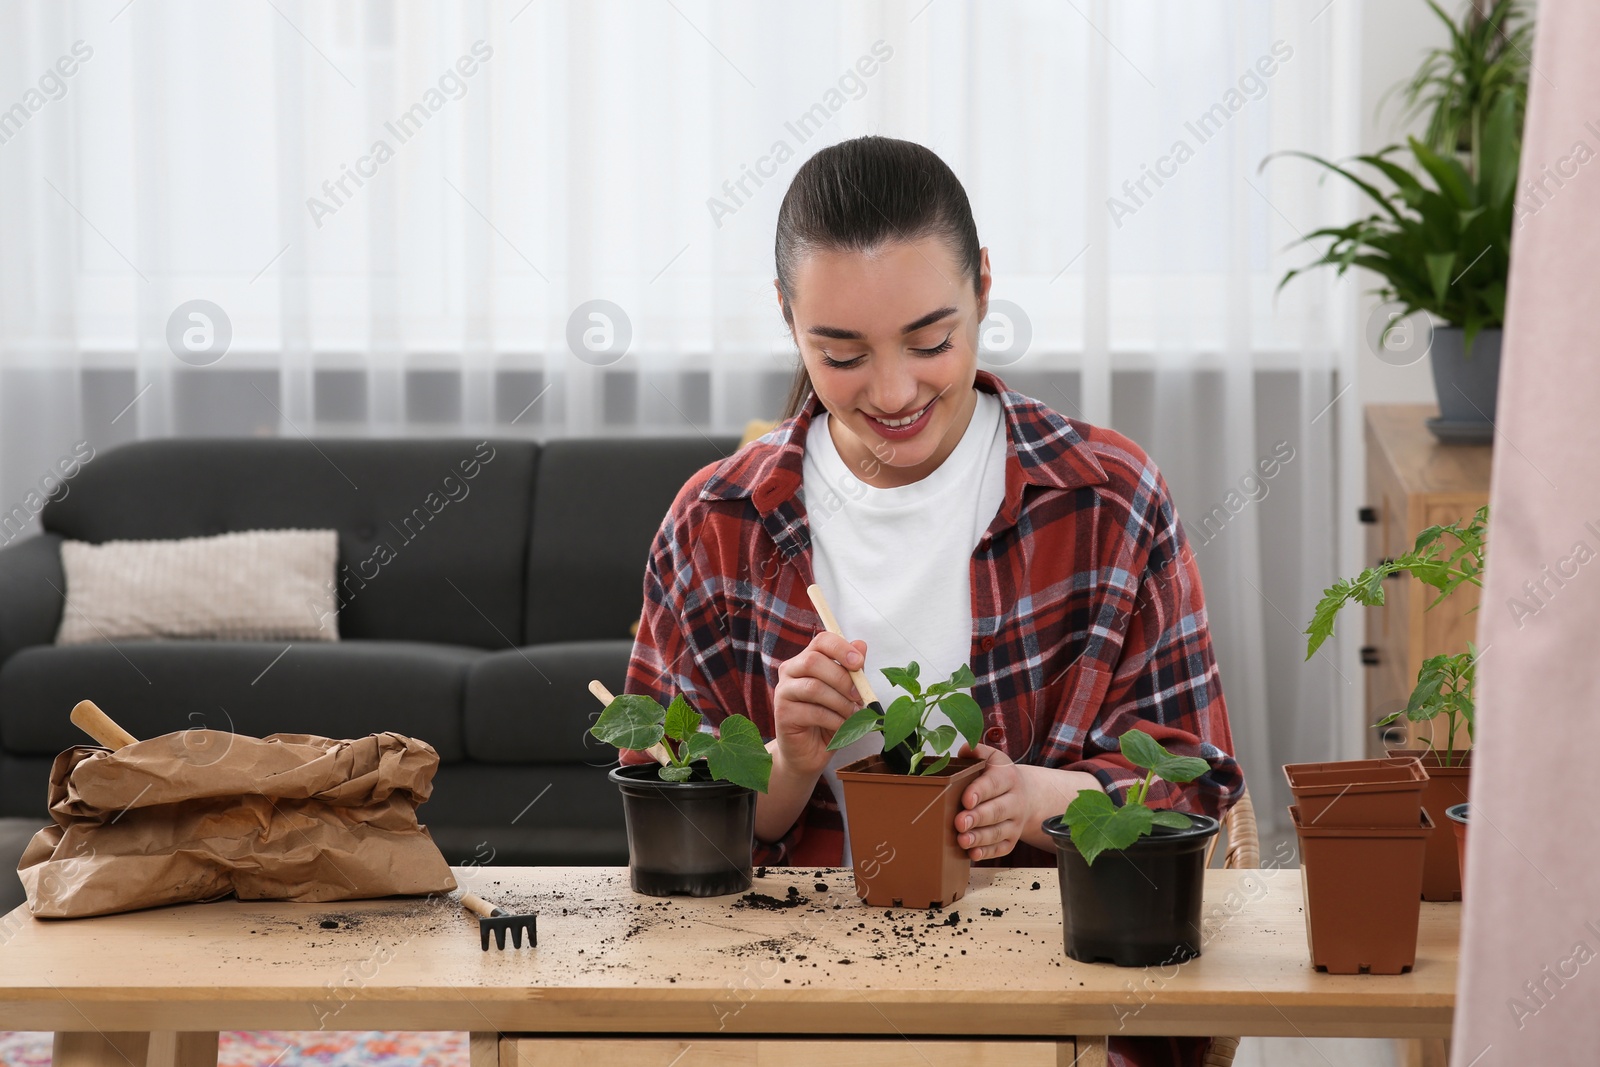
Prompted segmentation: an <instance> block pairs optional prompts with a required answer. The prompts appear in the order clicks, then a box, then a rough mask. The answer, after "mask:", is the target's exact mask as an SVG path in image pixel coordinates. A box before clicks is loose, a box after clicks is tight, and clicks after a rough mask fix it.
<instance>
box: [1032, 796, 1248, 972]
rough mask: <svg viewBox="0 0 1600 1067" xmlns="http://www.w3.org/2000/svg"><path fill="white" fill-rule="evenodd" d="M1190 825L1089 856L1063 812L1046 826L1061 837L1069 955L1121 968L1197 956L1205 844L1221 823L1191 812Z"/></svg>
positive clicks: (1057, 841) (1059, 849)
mask: <svg viewBox="0 0 1600 1067" xmlns="http://www.w3.org/2000/svg"><path fill="white" fill-rule="evenodd" d="M1184 814H1186V815H1188V816H1189V820H1190V827H1189V829H1187V830H1170V829H1167V828H1166V827H1164V826H1157V827H1156V828H1155V830H1154V831H1153V832H1152V833H1150V834H1149V835H1147V836H1145V837H1141V838H1140V839H1139V840H1138V841H1135V842H1134V843H1133V844H1132V845H1130V846H1129V847H1128V848H1126V849H1124V850H1123V851H1121V852H1115V851H1109V850H1108V851H1106V852H1102V853H1100V855H1098V856H1096V857H1095V861H1094V866H1092V867H1091V866H1090V865H1089V864H1087V863H1085V862H1084V860H1083V856H1082V855H1081V854H1080V853H1079V852H1078V850H1077V848H1076V847H1075V846H1074V845H1073V843H1072V832H1071V831H1070V830H1069V829H1068V828H1067V827H1066V826H1064V825H1062V823H1061V817H1060V816H1057V817H1055V818H1054V819H1047V820H1045V823H1044V831H1045V833H1047V834H1049V835H1050V837H1051V839H1052V840H1054V841H1055V844H1056V870H1057V871H1058V872H1059V874H1060V880H1061V911H1062V915H1063V917H1064V922H1063V923H1062V931H1063V939H1064V941H1065V945H1066V950H1067V955H1068V956H1071V957H1072V958H1073V959H1075V960H1080V961H1082V962H1084V963H1094V962H1097V961H1100V960H1107V961H1110V962H1111V963H1115V964H1116V965H1117V966H1119V967H1148V966H1151V965H1154V964H1162V963H1181V962H1183V961H1184V960H1191V959H1194V958H1195V957H1196V956H1198V955H1200V948H1201V943H1202V937H1201V932H1200V907H1201V903H1202V899H1203V897H1204V894H1205V862H1206V843H1207V842H1208V841H1210V840H1211V838H1212V837H1214V836H1215V835H1216V833H1217V831H1218V829H1219V828H1220V826H1219V824H1218V823H1217V820H1215V819H1213V818H1211V817H1210V816H1209V815H1195V814H1191V813H1188V812H1185V813H1184Z"/></svg>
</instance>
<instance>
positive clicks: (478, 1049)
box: [467, 1030, 516, 1067]
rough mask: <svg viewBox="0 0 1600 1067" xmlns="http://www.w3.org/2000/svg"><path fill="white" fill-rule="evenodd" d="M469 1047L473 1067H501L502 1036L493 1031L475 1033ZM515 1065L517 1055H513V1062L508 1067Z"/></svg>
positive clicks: (469, 1040) (470, 1039)
mask: <svg viewBox="0 0 1600 1067" xmlns="http://www.w3.org/2000/svg"><path fill="white" fill-rule="evenodd" d="M467 1047H468V1049H469V1062H470V1064H471V1067H500V1035H499V1034H497V1033H495V1032H494V1031H493V1030H487V1031H483V1032H477V1031H474V1032H473V1033H472V1034H471V1036H470V1038H469V1039H468V1044H467ZM515 1063H516V1054H515V1053H512V1061H511V1063H510V1064H507V1065H506V1067H514V1065H515Z"/></svg>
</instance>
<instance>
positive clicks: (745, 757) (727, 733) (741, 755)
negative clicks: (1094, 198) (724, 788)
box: [706, 715, 772, 793]
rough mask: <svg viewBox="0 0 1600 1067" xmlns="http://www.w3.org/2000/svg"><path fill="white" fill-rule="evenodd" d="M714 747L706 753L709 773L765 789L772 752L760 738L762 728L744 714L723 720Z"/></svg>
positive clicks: (770, 776)
mask: <svg viewBox="0 0 1600 1067" xmlns="http://www.w3.org/2000/svg"><path fill="white" fill-rule="evenodd" d="M719 732H720V734H721V736H720V737H718V738H717V742H716V745H715V747H713V748H712V749H711V750H710V751H709V752H708V753H707V754H706V763H707V765H709V766H710V768H711V776H712V777H713V778H716V779H718V780H720V781H724V782H732V783H733V784H734V785H742V786H745V787H747V788H750V789H754V790H755V791H756V792H758V793H765V792H766V791H767V786H768V784H769V783H770V781H771V779H772V754H771V753H769V752H768V751H767V748H766V746H765V745H764V744H762V742H761V731H760V730H757V729H756V724H755V723H753V722H751V721H750V720H749V719H747V718H745V717H744V716H743V715H729V716H728V717H727V718H726V719H723V720H722V725H721V727H720V728H719Z"/></svg>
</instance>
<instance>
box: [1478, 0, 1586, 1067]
mask: <svg viewBox="0 0 1600 1067" xmlns="http://www.w3.org/2000/svg"><path fill="white" fill-rule="evenodd" d="M1537 17H1538V29H1537V42H1536V46H1535V49H1534V54H1533V62H1534V64H1535V67H1536V69H1535V71H1534V73H1533V75H1532V89H1531V98H1530V101H1529V107H1528V120H1527V127H1526V133H1525V138H1524V143H1523V150H1522V179H1521V182H1520V184H1519V191H1518V194H1519V195H1518V201H1519V205H1518V216H1519V221H1518V223H1517V229H1516V232H1515V235H1514V238H1513V253H1512V268H1511V285H1510V292H1509V303H1508V307H1507V313H1506V334H1505V350H1504V361H1503V363H1502V366H1501V373H1500V402H1499V412H1498V415H1499V424H1498V427H1497V433H1496V436H1495V446H1494V473H1493V484H1492V489H1491V493H1490V503H1491V515H1490V533H1489V537H1490V546H1489V560H1490V562H1489V572H1488V575H1487V577H1486V579H1485V588H1484V595H1483V607H1482V609H1481V617H1480V618H1479V621H1478V644H1479V648H1480V650H1481V652H1482V657H1483V658H1482V661H1481V666H1480V668H1479V705H1478V707H1479V712H1478V714H1479V728H1478V743H1479V747H1478V751H1477V754H1476V755H1475V756H1474V761H1475V764H1476V766H1475V767H1474V770H1473V780H1472V797H1471V799H1472V812H1471V815H1472V824H1471V832H1470V838H1469V847H1468V857H1469V867H1468V870H1467V880H1466V892H1465V905H1464V907H1465V914H1464V922H1465V927H1464V932H1463V943H1462V969H1461V977H1460V985H1459V993H1460V997H1459V1000H1458V1003H1457V1007H1456V1025H1455V1041H1454V1045H1453V1048H1452V1054H1451V1063H1452V1064H1453V1065H1455V1067H1468V1065H1476V1067H1493V1065H1497V1064H1508V1065H1509V1064H1518V1065H1520V1064H1558V1063H1596V1062H1600V804H1597V803H1596V801H1595V799H1594V798H1593V797H1592V796H1590V794H1589V788H1588V787H1589V786H1590V785H1592V784H1593V783H1594V781H1595V779H1596V776H1597V775H1596V772H1597V764H1596V759H1595V756H1594V753H1595V751H1596V748H1595V746H1596V742H1597V740H1600V655H1597V651H1600V649H1597V646H1600V388H1597V386H1600V352H1597V351H1596V348H1597V346H1596V343H1595V332H1596V326H1597V316H1600V64H1597V63H1596V58H1595V57H1596V56H1597V55H1600V4H1596V3H1594V2H1593V0H1544V2H1543V3H1541V4H1540V5H1539V7H1538V14H1537ZM1530 183H1531V184H1530Z"/></svg>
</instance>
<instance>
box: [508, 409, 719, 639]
mask: <svg viewBox="0 0 1600 1067" xmlns="http://www.w3.org/2000/svg"><path fill="white" fill-rule="evenodd" d="M738 443H739V439H738V438H737V437H713V438H705V437H698V436H696V437H663V438H624V439H619V440H615V441H594V440H569V441H552V442H550V443H549V444H547V445H545V446H544V449H543V451H542V452H541V453H540V454H539V467H538V473H537V475H536V478H535V483H536V488H535V490H534V509H533V529H532V532H531V535H530V537H529V540H528V595H527V623H526V626H525V627H524V637H523V640H522V643H523V644H528V645H537V644H542V643H544V642H546V641H586V640H591V639H600V638H614V637H626V636H627V634H628V626H629V624H630V623H632V622H634V621H636V620H637V619H638V618H639V613H640V611H641V610H642V608H643V606H644V565H645V560H646V559H648V558H649V553H650V543H651V541H652V540H653V539H654V538H655V535H656V531H657V530H658V529H659V528H660V526H661V520H662V519H663V518H665V517H666V514H667V511H668V509H670V508H671V506H672V501H673V498H674V497H676V496H677V495H678V490H679V489H682V488H683V485H684V483H685V482H687V481H688V480H689V479H690V478H691V477H692V476H693V475H694V473H695V472H696V471H698V470H699V469H700V468H701V467H704V466H706V465H707V464H710V463H716V462H718V461H720V460H721V459H723V458H724V457H725V456H730V455H732V454H733V452H734V448H735V446H736V445H737V444H738Z"/></svg>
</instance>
